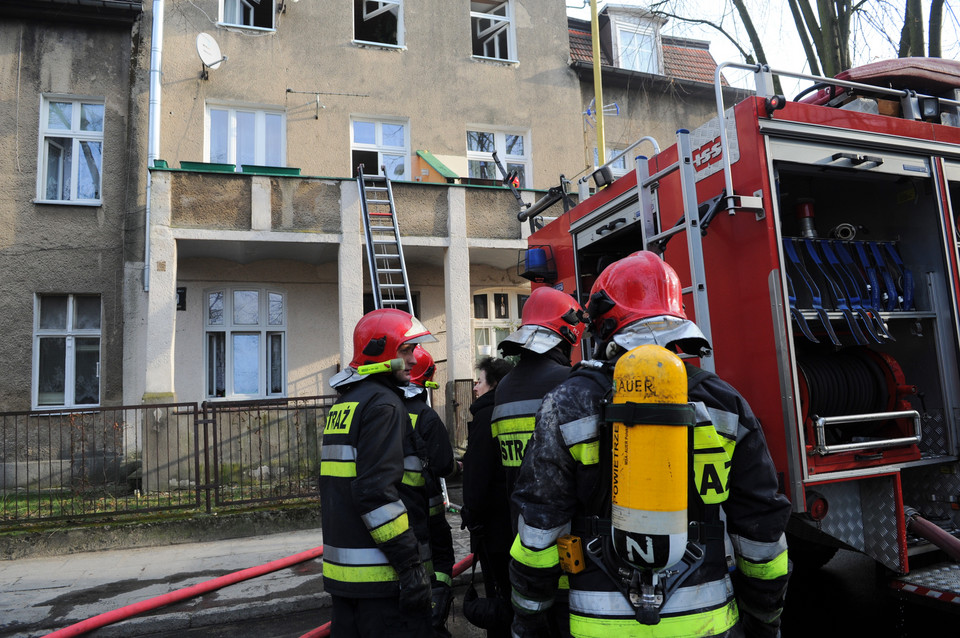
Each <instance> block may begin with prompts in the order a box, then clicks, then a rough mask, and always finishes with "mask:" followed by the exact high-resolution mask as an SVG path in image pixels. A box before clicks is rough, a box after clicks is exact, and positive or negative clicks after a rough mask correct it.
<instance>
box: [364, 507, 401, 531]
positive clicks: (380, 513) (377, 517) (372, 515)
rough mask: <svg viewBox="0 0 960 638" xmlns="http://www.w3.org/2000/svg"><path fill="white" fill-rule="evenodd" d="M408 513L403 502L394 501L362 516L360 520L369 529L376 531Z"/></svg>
mask: <svg viewBox="0 0 960 638" xmlns="http://www.w3.org/2000/svg"><path fill="white" fill-rule="evenodd" d="M406 512H407V508H406V507H405V506H404V504H403V501H394V502H392V503H387V504H386V505H381V506H380V507H378V508H377V509H375V510H373V511H370V512H367V513H366V514H361V515H360V518H362V519H363V523H364V525H366V526H367V529H376V528H378V527H380V526H381V525H383V524H385V523H389V522H390V521H392V520H393V519H395V518H397V517H398V516H400V515H401V514H406Z"/></svg>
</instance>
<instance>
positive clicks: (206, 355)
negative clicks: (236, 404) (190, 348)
mask: <svg viewBox="0 0 960 638" xmlns="http://www.w3.org/2000/svg"><path fill="white" fill-rule="evenodd" d="M241 291H255V292H257V293H258V300H257V314H258V321H257V323H255V324H251V323H242V322H236V321H235V315H234V300H235V298H236V297H235V293H236V292H241ZM215 293H221V294H222V299H223V307H222V313H223V314H222V323H219V324H217V323H212V322H211V321H210V296H211V295H212V294H215ZM270 295H279V296H280V298H281V302H282V311H283V320H282V321H281V322H280V323H278V324H271V323H270ZM289 313H290V307H289V296H288V295H287V293H286V291H284V290H281V289H279V288H275V287H272V286H263V285H258V284H250V285H243V284H236V285H230V286H211V287H208V288H205V289H204V290H203V379H204V381H203V386H204V387H203V393H204V397H205V399H206V400H207V401H237V400H246V399H266V398H273V397H285V396H287V388H288V367H289V353H288V331H289V325H288V318H289ZM214 335H222V338H221V339H220V344H221V348H222V352H219V351H218V352H217V353H216V355H217V356H222V357H223V366H222V367H223V388H224V393H223V395H222V396H219V395H217V388H216V387H212V386H215V383H216V379H215V376H216V369H215V368H213V367H211V366H215V364H216V359H215V358H214V356H213V353H212V352H211V351H212V350H213V348H212V345H213V344H214V342H213V341H211V339H216V337H215V336H214ZM242 335H257V337H258V343H257V385H258V388H257V392H254V393H249V392H247V393H243V392H237V391H236V383H235V382H236V379H235V373H236V369H235V366H234V364H235V363H236V353H235V339H234V337H236V336H242ZM277 336H279V338H280V340H281V343H280V349H281V352H280V356H281V358H282V361H281V362H280V366H279V375H280V380H279V385H280V387H281V390H280V391H279V392H275V391H272V390H271V386H272V381H273V379H272V366H271V363H272V348H271V340H272V339H273V338H275V337H277Z"/></svg>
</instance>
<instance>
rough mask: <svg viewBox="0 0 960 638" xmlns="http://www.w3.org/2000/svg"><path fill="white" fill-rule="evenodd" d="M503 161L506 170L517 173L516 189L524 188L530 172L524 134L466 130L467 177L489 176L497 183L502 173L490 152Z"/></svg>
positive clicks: (526, 185)
mask: <svg viewBox="0 0 960 638" xmlns="http://www.w3.org/2000/svg"><path fill="white" fill-rule="evenodd" d="M494 151H496V152H497V157H499V158H500V160H501V161H502V162H503V163H504V165H505V168H506V170H507V173H513V172H514V171H516V173H517V182H518V187H519V188H527V187H529V184H528V183H527V174H528V173H529V171H530V149H529V148H528V145H527V143H526V136H525V135H524V134H523V133H510V132H497V131H467V169H468V173H469V177H471V178H477V179H492V180H496V181H497V182H498V183H499V182H500V181H502V179H503V176H502V175H500V171H499V170H498V169H497V165H496V163H495V162H494V161H493V152H494Z"/></svg>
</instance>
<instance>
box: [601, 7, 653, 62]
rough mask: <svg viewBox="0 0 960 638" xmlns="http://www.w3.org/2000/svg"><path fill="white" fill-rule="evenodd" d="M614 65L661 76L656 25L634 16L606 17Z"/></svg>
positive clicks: (651, 21) (617, 15)
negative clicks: (612, 45)
mask: <svg viewBox="0 0 960 638" xmlns="http://www.w3.org/2000/svg"><path fill="white" fill-rule="evenodd" d="M610 19H611V26H612V29H611V31H612V35H613V44H614V52H615V64H616V66H618V67H620V68H622V69H630V70H631V71H640V72H641V73H656V74H662V73H663V56H662V55H661V53H660V22H659V21H658V20H655V19H651V18H648V17H641V16H639V15H636V14H612V13H611V15H610Z"/></svg>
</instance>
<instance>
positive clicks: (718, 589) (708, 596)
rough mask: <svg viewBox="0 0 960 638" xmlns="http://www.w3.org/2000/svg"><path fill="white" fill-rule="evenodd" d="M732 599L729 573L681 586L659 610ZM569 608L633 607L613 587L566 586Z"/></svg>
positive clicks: (612, 612)
mask: <svg viewBox="0 0 960 638" xmlns="http://www.w3.org/2000/svg"><path fill="white" fill-rule="evenodd" d="M732 599H733V583H732V582H731V581H730V577H729V576H724V577H723V579H721V580H714V581H711V582H708V583H702V584H700V585H690V586H689V587H681V588H680V589H678V590H677V591H675V592H673V594H672V595H671V596H670V597H669V598H668V599H667V602H666V603H665V604H664V605H663V608H662V609H661V610H660V611H661V613H664V614H675V613H683V612H688V611H692V610H694V609H703V608H707V607H718V606H720V605H723V604H725V603H727V602H729V601H730V600H732ZM570 611H572V612H577V613H582V614H588V615H590V616H629V617H631V618H633V617H634V616H635V614H634V609H633V607H631V606H630V603H628V602H627V599H626V598H624V597H623V594H621V593H620V592H617V591H584V590H582V589H571V590H570Z"/></svg>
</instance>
